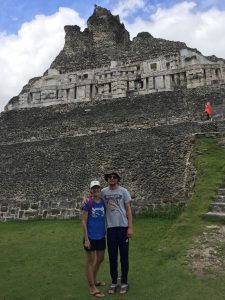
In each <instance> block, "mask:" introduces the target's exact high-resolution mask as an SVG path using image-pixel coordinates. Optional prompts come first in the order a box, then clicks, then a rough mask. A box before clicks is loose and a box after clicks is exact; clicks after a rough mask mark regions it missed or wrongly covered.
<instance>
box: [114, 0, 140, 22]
mask: <svg viewBox="0 0 225 300" xmlns="http://www.w3.org/2000/svg"><path fill="white" fill-rule="evenodd" d="M144 6H145V0H126V1H124V0H119V1H118V3H117V5H116V7H115V8H114V9H113V11H112V13H113V14H114V15H119V16H120V17H121V18H123V17H126V16H128V15H129V14H131V13H133V12H134V11H136V10H137V9H141V8H144Z"/></svg>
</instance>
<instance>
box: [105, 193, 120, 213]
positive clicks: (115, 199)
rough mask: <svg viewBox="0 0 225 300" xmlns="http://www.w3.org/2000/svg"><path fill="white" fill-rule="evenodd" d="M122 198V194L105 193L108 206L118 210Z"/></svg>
mask: <svg viewBox="0 0 225 300" xmlns="http://www.w3.org/2000/svg"><path fill="white" fill-rule="evenodd" d="M121 199H122V195H120V194H113V195H105V202H106V206H107V207H108V208H110V209H111V210H116V209H118V208H119V201H120V200H121Z"/></svg>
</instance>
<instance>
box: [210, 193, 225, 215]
mask: <svg viewBox="0 0 225 300" xmlns="http://www.w3.org/2000/svg"><path fill="white" fill-rule="evenodd" d="M205 216H207V217H218V218H224V219H225V188H219V189H218V194H217V195H216V198H215V202H214V203H212V204H211V205H210V211H209V212H207V213H206V215H205Z"/></svg>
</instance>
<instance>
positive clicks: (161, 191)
mask: <svg viewBox="0 0 225 300" xmlns="http://www.w3.org/2000/svg"><path fill="white" fill-rule="evenodd" d="M65 31H66V41H65V46H64V49H63V50H62V52H61V53H60V54H59V56H58V57H57V58H56V60H55V61H54V62H53V64H52V66H51V68H50V69H49V70H48V71H47V72H46V73H45V75H44V76H43V77H40V78H34V79H31V80H30V81H29V83H28V84H27V85H26V86H25V87H24V88H23V90H22V92H21V93H20V95H19V96H17V97H14V98H13V99H12V100H11V101H10V102H9V104H8V105H7V107H6V111H5V112H3V113H2V114H1V116H0V219H1V220H14V219H23V220H28V219H34V218H36V219H41V218H43V219H46V218H49V219H55V218H59V219H64V218H65V219H66V218H75V217H78V216H80V206H81V193H82V191H84V190H88V183H89V182H90V181H91V180H93V179H99V180H100V181H101V182H102V185H104V180H103V174H104V172H105V171H107V170H108V169H115V170H117V171H118V172H119V173H120V174H121V177H122V184H123V185H124V186H125V187H127V188H128V189H129V190H130V191H131V193H132V194H133V195H135V198H134V202H133V208H134V212H135V213H139V212H141V211H142V210H144V209H147V208H158V207H165V206H167V205H170V204H171V203H172V204H175V205H183V204H184V203H186V202H187V200H188V198H189V195H190V193H191V191H192V188H193V185H194V182H195V170H194V168H193V166H192V162H191V157H192V148H193V143H194V136H195V135H196V134H204V133H206V132H208V133H210V132H215V131H217V130H223V129H222V128H223V125H224V124H223V120H222V119H223V117H222V116H223V114H224V112H225V98H224V91H225V84H224V66H223V61H220V62H218V61H216V60H215V59H214V61H211V60H208V59H206V58H205V57H204V56H202V55H201V54H200V53H199V52H198V51H197V50H194V49H189V48H187V47H186V45H185V44H184V43H180V42H170V41H165V40H161V39H155V38H153V37H152V36H151V35H150V34H148V33H140V34H138V36H137V37H136V38H135V39H134V40H133V41H132V42H131V41H130V40H129V33H128V32H127V31H126V29H125V28H124V25H123V24H121V23H120V21H119V17H118V16H112V15H111V14H110V12H109V11H108V10H106V9H103V8H100V7H96V8H95V11H94V14H93V15H92V16H91V17H90V18H89V20H88V28H87V29H86V30H84V32H81V31H80V28H79V27H78V26H66V27H65ZM219 69H220V71H218V70H219ZM207 100H210V102H211V105H212V107H213V111H214V113H216V114H217V115H219V116H221V118H220V119H221V120H220V122H217V123H214V122H202V121H201V115H202V111H203V109H204V104H205V102H206V101H207ZM50 105H51V106H50ZM22 108H23V109H22ZM217 119H218V118H217ZM218 128H219V129H218Z"/></svg>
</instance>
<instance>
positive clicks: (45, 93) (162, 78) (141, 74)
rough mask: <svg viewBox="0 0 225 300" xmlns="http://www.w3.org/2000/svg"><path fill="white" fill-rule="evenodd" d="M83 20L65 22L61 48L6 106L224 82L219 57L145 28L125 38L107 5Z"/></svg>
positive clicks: (222, 64)
mask: <svg viewBox="0 0 225 300" xmlns="http://www.w3.org/2000/svg"><path fill="white" fill-rule="evenodd" d="M87 25H88V27H87V28H86V29H85V30H84V31H83V32H81V31H80V28H79V27H78V26H65V32H66V36H65V46H64V49H63V50H62V51H61V52H60V54H59V55H58V56H57V57H56V59H55V61H54V62H53V63H52V64H51V66H50V68H49V69H48V70H47V71H46V72H45V74H44V76H42V77H39V78H38V77H37V78H33V79H31V80H30V81H29V83H28V84H27V85H26V86H25V87H24V88H23V90H22V92H21V93H20V94H19V95H18V96H16V97H13V98H12V99H11V100H10V101H9V103H8V105H7V106H6V107H5V109H6V110H11V109H20V108H25V107H43V106H47V105H55V104H64V103H66V104H68V103H76V102H80V101H99V100H102V99H109V98H120V97H127V96H130V95H145V94H150V93H156V92H161V91H173V90H176V89H178V88H196V87H199V86H207V85H213V84H219V85H221V84H223V85H224V84H225V81H224V79H225V64H224V60H221V59H218V60H216V58H215V57H209V58H207V57H204V56H203V55H202V54H201V53H200V52H199V51H197V50H196V49H191V48H189V47H187V46H186V45H185V43H181V42H174V41H167V40H163V39H156V38H154V37H153V36H152V35H151V34H149V33H147V32H142V33H139V34H138V35H137V37H135V38H134V39H133V41H130V38H129V33H128V32H127V30H126V29H125V27H124V25H123V24H122V23H120V20H119V16H113V15H112V14H111V13H110V11H109V10H107V9H104V8H101V7H99V6H96V7H95V11H94V13H93V15H92V16H91V17H90V18H89V19H88V21H87Z"/></svg>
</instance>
